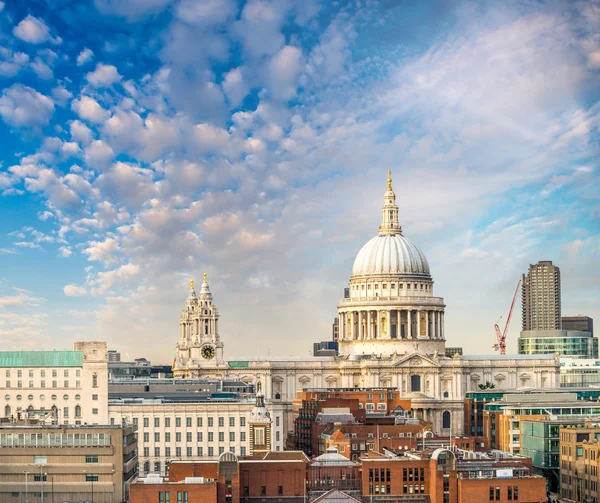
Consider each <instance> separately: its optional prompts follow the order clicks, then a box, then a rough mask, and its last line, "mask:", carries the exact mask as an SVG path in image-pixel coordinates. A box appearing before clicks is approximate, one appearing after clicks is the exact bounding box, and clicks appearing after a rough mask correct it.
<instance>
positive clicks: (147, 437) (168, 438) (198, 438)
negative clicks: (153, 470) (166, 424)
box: [143, 431, 279, 443]
mask: <svg viewBox="0 0 600 503" xmlns="http://www.w3.org/2000/svg"><path fill="white" fill-rule="evenodd" d="M275 433H276V434H277V433H279V432H278V431H277V432H275ZM218 434H219V435H218V438H219V442H225V432H223V431H219V432H218ZM214 437H215V435H214V433H213V432H212V431H209V432H208V433H207V441H208V442H214V439H215V438H214ZM143 439H144V443H148V442H150V433H148V432H144V436H143ZM164 439H165V442H170V441H171V433H170V432H168V431H166V432H165V436H164ZM181 441H182V435H181V432H179V431H177V432H175V442H181ZM185 441H186V442H193V435H192V432H191V431H188V432H187V433H186V434H185ZM203 441H204V434H203V432H202V431H199V432H197V433H196V442H203ZM229 441H230V442H235V432H234V431H230V432H229ZM240 441H241V442H245V441H246V432H245V431H241V432H240ZM154 442H160V433H159V432H155V433H154Z"/></svg>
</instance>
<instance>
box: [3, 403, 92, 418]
mask: <svg viewBox="0 0 600 503" xmlns="http://www.w3.org/2000/svg"><path fill="white" fill-rule="evenodd" d="M29 409H33V407H32V406H30V407H29ZM52 409H53V410H55V411H56V413H57V414H58V408H57V407H56V406H52ZM20 410H21V408H20V407H17V412H19V411H20ZM41 410H46V409H45V408H44V407H42V409H41ZM92 414H93V415H98V409H96V408H94V409H92ZM11 415H12V410H11V408H10V405H6V406H5V407H4V417H11ZM81 415H82V414H81V405H76V406H75V417H76V418H81ZM68 417H69V407H63V418H68Z"/></svg>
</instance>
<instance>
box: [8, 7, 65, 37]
mask: <svg viewBox="0 0 600 503" xmlns="http://www.w3.org/2000/svg"><path fill="white" fill-rule="evenodd" d="M13 35H14V36H15V37H17V38H20V39H21V40H23V41H25V42H29V43H30V44H41V43H42V42H47V41H52V42H54V43H60V38H55V39H53V38H52V37H51V35H50V28H48V26H47V25H46V23H44V21H43V20H42V19H39V18H37V17H33V16H32V15H31V14H29V15H28V16H27V17H26V18H25V19H23V20H22V21H21V22H20V23H19V24H18V25H17V26H15V27H14V28H13Z"/></svg>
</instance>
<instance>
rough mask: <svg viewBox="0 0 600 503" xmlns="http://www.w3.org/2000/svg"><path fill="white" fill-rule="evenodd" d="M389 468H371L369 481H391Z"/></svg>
mask: <svg viewBox="0 0 600 503" xmlns="http://www.w3.org/2000/svg"><path fill="white" fill-rule="evenodd" d="M390 477H391V474H390V469H389V468H369V482H373V481H375V482H379V481H381V482H390Z"/></svg>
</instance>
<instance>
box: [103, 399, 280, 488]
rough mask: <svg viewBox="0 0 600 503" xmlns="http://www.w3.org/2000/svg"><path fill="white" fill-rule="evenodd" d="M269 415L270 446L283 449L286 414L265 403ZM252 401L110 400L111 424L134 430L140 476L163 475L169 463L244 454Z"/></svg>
mask: <svg viewBox="0 0 600 503" xmlns="http://www.w3.org/2000/svg"><path fill="white" fill-rule="evenodd" d="M266 406H267V407H268V409H269V412H270V416H271V420H272V423H271V446H272V450H274V451H282V450H283V449H284V446H285V436H286V433H287V429H286V428H285V422H286V414H287V413H288V410H287V409H288V407H287V406H286V404H284V403H282V402H278V403H267V404H266ZM255 407H256V403H255V400H254V399H249V400H239V401H221V402H220V401H206V402H202V401H198V402H175V401H166V400H161V399H158V398H157V399H150V398H141V399H122V400H111V401H110V402H109V405H108V413H109V416H110V421H111V423H112V424H120V423H122V422H123V421H125V422H126V423H128V424H132V423H133V424H137V426H138V458H139V470H140V476H142V477H143V476H145V475H146V474H148V473H161V474H163V475H164V474H165V471H166V467H167V462H170V461H172V460H174V459H187V458H194V459H197V458H201V457H216V456H219V455H220V454H222V453H223V452H227V451H230V452H233V453H235V454H236V455H238V456H244V455H249V454H250V429H249V419H250V417H251V414H252V411H253V409H254V408H255Z"/></svg>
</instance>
